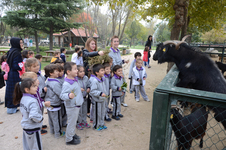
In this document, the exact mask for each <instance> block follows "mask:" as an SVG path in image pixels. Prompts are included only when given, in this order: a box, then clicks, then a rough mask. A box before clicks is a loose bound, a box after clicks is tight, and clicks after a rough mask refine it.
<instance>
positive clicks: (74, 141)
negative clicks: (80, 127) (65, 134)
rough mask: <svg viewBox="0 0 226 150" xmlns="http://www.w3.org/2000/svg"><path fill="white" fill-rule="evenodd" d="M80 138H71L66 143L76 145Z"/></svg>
mask: <svg viewBox="0 0 226 150" xmlns="http://www.w3.org/2000/svg"><path fill="white" fill-rule="evenodd" d="M80 142H81V141H80V140H79V139H74V138H73V139H72V140H71V141H70V142H66V144H67V145H77V144H80Z"/></svg>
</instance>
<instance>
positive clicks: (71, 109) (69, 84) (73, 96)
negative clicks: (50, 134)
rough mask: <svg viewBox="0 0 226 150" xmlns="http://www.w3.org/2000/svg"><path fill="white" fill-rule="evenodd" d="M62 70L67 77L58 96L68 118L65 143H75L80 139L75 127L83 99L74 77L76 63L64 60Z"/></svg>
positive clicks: (75, 74) (76, 71)
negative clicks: (62, 102)
mask: <svg viewBox="0 0 226 150" xmlns="http://www.w3.org/2000/svg"><path fill="white" fill-rule="evenodd" d="M64 72H65V73H66V74H67V77H66V78H65V79H64V83H63V86H62V91H61V94H60V98H61V99H62V100H64V104H65V107H66V112H67V119H68V123H67V128H66V144H68V145H77V144H79V143H80V142H81V141H80V140H79V139H80V137H79V136H78V135H76V134H75V128H76V124H77V120H78V115H79V110H80V107H81V105H82V103H83V101H84V100H83V96H82V92H81V88H80V86H79V84H78V81H77V79H76V78H75V77H76V76H77V73H78V70H77V66H76V64H75V63H73V62H66V63H65V66H64Z"/></svg>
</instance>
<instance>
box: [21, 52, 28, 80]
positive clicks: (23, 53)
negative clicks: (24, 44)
mask: <svg viewBox="0 0 226 150" xmlns="http://www.w3.org/2000/svg"><path fill="white" fill-rule="evenodd" d="M22 58H23V62H22V63H23V64H24V65H23V67H22V70H21V71H19V73H20V77H21V76H22V75H23V74H24V73H25V62H26V61H27V59H28V58H29V51H27V50H24V51H22Z"/></svg>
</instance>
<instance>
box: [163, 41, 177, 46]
mask: <svg viewBox="0 0 226 150" xmlns="http://www.w3.org/2000/svg"><path fill="white" fill-rule="evenodd" d="M166 44H174V45H175V46H176V45H177V43H176V42H174V41H165V42H163V45H166Z"/></svg>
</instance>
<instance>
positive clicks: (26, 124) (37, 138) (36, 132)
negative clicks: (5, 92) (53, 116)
mask: <svg viewBox="0 0 226 150" xmlns="http://www.w3.org/2000/svg"><path fill="white" fill-rule="evenodd" d="M37 88H38V84H37V82H36V81H34V80H33V79H31V78H26V79H23V80H22V81H21V82H18V83H17V84H16V86H15V91H14V99H13V103H14V105H17V104H20V112H21V114H22V117H23V118H22V121H21V126H22V128H23V147H24V150H27V149H40V150H41V149H42V142H41V141H42V140H41V134H40V130H41V127H42V121H43V116H42V110H41V109H40V107H39V104H38V101H37V99H36V97H35V96H34V95H35V94H36V92H37Z"/></svg>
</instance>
